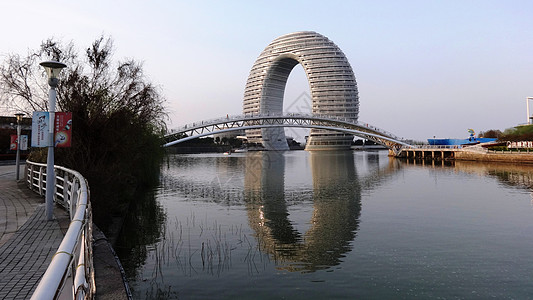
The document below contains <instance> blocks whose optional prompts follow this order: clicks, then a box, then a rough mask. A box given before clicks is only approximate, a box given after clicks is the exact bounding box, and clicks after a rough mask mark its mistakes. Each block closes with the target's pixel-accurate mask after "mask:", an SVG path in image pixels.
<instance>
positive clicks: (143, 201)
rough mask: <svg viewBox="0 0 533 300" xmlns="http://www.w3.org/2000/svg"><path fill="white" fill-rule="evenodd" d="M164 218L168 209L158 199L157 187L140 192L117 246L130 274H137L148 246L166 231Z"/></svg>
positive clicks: (128, 275) (133, 275) (131, 207)
mask: <svg viewBox="0 0 533 300" xmlns="http://www.w3.org/2000/svg"><path fill="white" fill-rule="evenodd" d="M165 220H166V214H165V211H164V209H163V208H162V207H161V206H160V205H159V203H158V202H157V201H156V196H155V191H154V190H146V191H143V192H139V193H138V194H137V197H136V199H135V200H134V201H132V203H131V205H130V209H129V212H128V215H127V216H126V218H125V219H124V223H123V225H122V232H121V233H120V236H119V238H118V240H117V243H116V247H115V249H116V250H117V254H118V256H119V257H120V260H121V261H122V262H123V265H124V267H125V271H126V276H127V277H128V278H133V277H135V276H136V270H137V269H138V268H139V267H140V266H141V265H142V264H143V263H144V262H145V260H146V256H147V253H148V249H147V247H146V246H147V245H151V244H154V243H156V242H157V241H158V240H159V239H160V237H161V236H162V235H163V230H164V224H165Z"/></svg>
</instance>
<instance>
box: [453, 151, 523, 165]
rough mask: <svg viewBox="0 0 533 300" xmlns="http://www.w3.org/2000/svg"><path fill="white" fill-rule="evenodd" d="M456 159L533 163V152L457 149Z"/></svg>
mask: <svg viewBox="0 0 533 300" xmlns="http://www.w3.org/2000/svg"><path fill="white" fill-rule="evenodd" d="M455 160H465V161H481V162H508V163H527V164H533V153H532V152H509V151H501V152H497V151H495V152H485V153H483V152H476V151H468V150H464V151H457V152H456V153H455Z"/></svg>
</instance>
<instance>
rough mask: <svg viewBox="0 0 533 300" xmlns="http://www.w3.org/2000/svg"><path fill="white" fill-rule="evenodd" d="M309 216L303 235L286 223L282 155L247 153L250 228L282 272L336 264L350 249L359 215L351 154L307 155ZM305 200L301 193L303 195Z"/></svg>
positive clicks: (327, 266)
mask: <svg viewBox="0 0 533 300" xmlns="http://www.w3.org/2000/svg"><path fill="white" fill-rule="evenodd" d="M309 160H310V164H311V169H312V176H313V190H312V192H311V193H310V194H309V195H308V197H309V198H310V200H312V203H313V204H312V205H313V213H312V216H311V219H310V220H309V224H310V228H309V229H308V230H307V232H304V233H302V232H299V231H298V230H296V229H295V226H294V225H293V224H292V223H291V221H290V219H289V211H288V204H287V202H286V201H285V178H284V177H285V157H284V156H283V153H279V152H273V151H270V152H266V151H265V152H258V153H253V154H251V153H249V154H248V156H247V157H246V173H245V181H244V189H245V191H244V195H245V205H246V208H247V212H248V219H249V222H250V226H251V227H252V228H253V230H254V231H255V232H256V235H257V240H258V243H259V245H260V248H261V250H262V251H264V252H266V253H268V254H269V255H270V256H271V257H272V258H273V259H274V260H276V261H277V263H278V265H279V266H280V268H281V269H284V270H288V271H300V272H313V271H316V270H320V269H326V268H329V267H331V266H335V265H338V264H339V263H340V262H341V259H342V258H343V257H344V254H345V253H346V252H348V251H350V250H351V246H350V243H351V242H352V241H353V240H354V238H355V235H356V232H357V229H358V224H359V216H360V213H361V189H360V184H359V182H358V178H357V172H356V169H355V163H354V158H353V153H352V152H311V153H310V155H309ZM302 196H303V197H305V195H302Z"/></svg>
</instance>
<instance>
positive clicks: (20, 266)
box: [0, 166, 63, 299]
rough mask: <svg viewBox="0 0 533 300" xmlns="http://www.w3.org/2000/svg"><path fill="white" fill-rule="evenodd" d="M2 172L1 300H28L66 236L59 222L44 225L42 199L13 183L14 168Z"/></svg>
mask: <svg viewBox="0 0 533 300" xmlns="http://www.w3.org/2000/svg"><path fill="white" fill-rule="evenodd" d="M7 168H9V169H10V171H6V170H7ZM0 170H1V171H0V191H2V192H1V193H0V299H26V298H29V297H30V296H31V295H32V293H33V291H34V290H35V288H36V287H37V284H38V283H39V280H40V279H41V277H42V275H43V274H44V272H45V271H46V268H47V267H48V264H49V263H50V261H51V260H52V256H53V255H54V254H55V252H56V251H57V248H58V247H59V244H60V243H61V240H62V239H63V233H62V231H61V228H60V224H59V221H58V219H55V220H54V221H50V222H48V221H45V216H44V214H45V207H44V204H43V198H42V197H40V196H39V195H37V194H35V193H32V192H31V191H30V190H29V189H28V188H26V186H25V185H24V184H22V183H17V182H16V181H15V180H14V177H15V176H14V170H15V168H14V166H10V167H6V166H2V168H1V169H0ZM11 170H12V171H11ZM21 174H23V172H21ZM11 175H12V176H11ZM56 216H57V214H56ZM59 220H61V218H59Z"/></svg>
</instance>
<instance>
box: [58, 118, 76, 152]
mask: <svg viewBox="0 0 533 300" xmlns="http://www.w3.org/2000/svg"><path fill="white" fill-rule="evenodd" d="M55 115H56V116H55V121H54V146H55V147H58V148H59V147H70V146H71V145H72V113H70V112H56V113H55Z"/></svg>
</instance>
